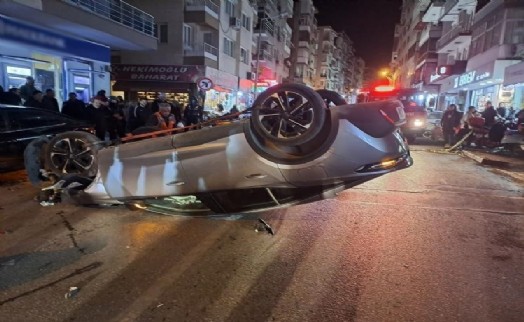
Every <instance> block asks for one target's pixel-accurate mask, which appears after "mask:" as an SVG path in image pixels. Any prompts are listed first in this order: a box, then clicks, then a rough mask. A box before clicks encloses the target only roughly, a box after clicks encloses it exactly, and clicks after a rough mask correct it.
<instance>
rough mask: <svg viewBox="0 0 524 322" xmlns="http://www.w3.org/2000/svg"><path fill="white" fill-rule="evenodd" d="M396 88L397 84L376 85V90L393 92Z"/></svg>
mask: <svg viewBox="0 0 524 322" xmlns="http://www.w3.org/2000/svg"><path fill="white" fill-rule="evenodd" d="M394 89H395V86H390V85H380V86H377V87H375V92H392V91H393V90H394Z"/></svg>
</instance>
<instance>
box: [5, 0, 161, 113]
mask: <svg viewBox="0 0 524 322" xmlns="http://www.w3.org/2000/svg"><path fill="white" fill-rule="evenodd" d="M153 26H154V19H153V17H152V16H151V15H150V14H148V13H146V12H145V11H143V10H139V9H137V8H135V7H133V6H131V5H130V4H129V3H127V2H124V1H109V0H97V1H91V2H89V3H87V2H85V1H75V0H62V1H21V0H12V1H0V85H2V86H3V87H4V88H6V89H7V88H12V87H20V86H21V85H23V84H24V83H25V79H26V77H27V76H32V77H33V78H34V79H35V85H36V87H37V88H38V89H41V90H42V91H45V90H47V89H53V90H54V91H55V92H56V94H57V99H58V101H59V103H61V102H62V101H63V100H65V99H67V94H68V93H69V92H75V93H77V95H78V97H79V98H80V99H81V100H83V101H84V102H88V101H89V100H90V99H91V97H93V96H94V95H96V92H97V91H98V90H106V92H109V91H110V57H111V54H110V51H111V50H114V49H127V50H133V51H137V50H138V51H139V50H154V49H156V46H157V40H156V37H155V36H154V30H153V29H154V28H153ZM59 105H60V106H61V104H59Z"/></svg>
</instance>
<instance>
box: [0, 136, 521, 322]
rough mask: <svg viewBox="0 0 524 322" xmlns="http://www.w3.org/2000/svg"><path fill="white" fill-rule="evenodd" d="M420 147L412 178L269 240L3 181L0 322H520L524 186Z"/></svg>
mask: <svg viewBox="0 0 524 322" xmlns="http://www.w3.org/2000/svg"><path fill="white" fill-rule="evenodd" d="M413 149H414V150H415V151H414V152H413V155H414V160H415V164H414V166H413V167H412V168H410V169H407V170H403V171H400V172H396V173H392V174H388V175H386V176H383V177H381V178H379V179H376V180H375V181H372V182H369V183H366V184H364V185H362V186H359V187H356V188H353V189H351V190H347V191H345V192H343V193H341V194H340V195H339V197H338V198H337V199H333V200H325V201H321V202H317V203H313V204H309V205H302V206H297V207H293V208H288V209H285V210H278V211H272V212H268V213H264V214H261V215H260V216H261V217H262V218H264V219H265V220H266V221H267V222H268V223H269V224H270V225H272V227H273V228H274V230H275V232H276V233H275V235H274V236H272V235H270V234H267V233H264V232H256V231H255V224H256V219H257V218H258V215H245V214H234V215H232V216H229V217H213V218H189V217H180V216H176V217H174V216H163V215H157V214H152V213H146V212H141V211H130V210H127V209H123V208H111V209H95V208H77V207H75V206H73V205H67V204H57V205H55V206H51V207H42V206H40V205H39V204H38V203H37V202H36V201H34V200H33V197H34V196H35V194H36V189H35V188H33V187H31V186H30V185H29V184H28V183H27V182H24V181H23V180H22V181H21V182H18V181H16V180H14V181H11V182H6V181H5V177H4V182H3V183H2V184H1V185H0V213H1V221H0V265H1V266H0V321H322V320H324V321H461V322H462V321H475V322H478V321H524V269H523V267H524V187H523V186H522V185H519V184H518V183H516V182H512V181H510V180H509V179H507V178H504V177H501V176H500V175H498V174H495V173H492V172H490V171H489V170H488V169H486V168H483V167H481V166H479V165H477V164H475V163H474V162H472V161H470V160H467V159H463V158H461V157H459V156H455V155H446V154H437V153H430V152H427V151H425V148H424V147H421V146H414V147H413ZM15 179H16V178H15ZM70 287H77V288H78V290H77V292H76V293H75V292H72V297H70V298H66V297H65V294H66V293H67V292H68V291H69V288H70Z"/></svg>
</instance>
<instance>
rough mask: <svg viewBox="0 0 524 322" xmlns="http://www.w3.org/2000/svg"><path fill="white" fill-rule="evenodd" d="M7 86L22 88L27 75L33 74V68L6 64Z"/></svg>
mask: <svg viewBox="0 0 524 322" xmlns="http://www.w3.org/2000/svg"><path fill="white" fill-rule="evenodd" d="M5 70H6V77H7V88H13V87H16V88H20V86H22V85H24V84H25V81H26V77H27V76H32V73H31V68H28V67H20V66H13V65H6V69H5Z"/></svg>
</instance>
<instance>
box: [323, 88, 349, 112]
mask: <svg viewBox="0 0 524 322" xmlns="http://www.w3.org/2000/svg"><path fill="white" fill-rule="evenodd" d="M317 93H318V95H320V97H322V99H323V100H324V103H325V104H326V107H327V108H329V107H331V106H339V105H346V104H347V103H348V102H346V100H345V99H344V98H343V97H342V95H340V94H339V93H337V92H335V91H330V90H327V89H319V90H317Z"/></svg>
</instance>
